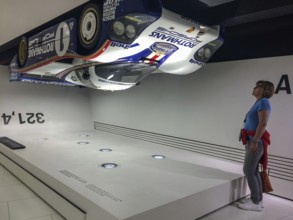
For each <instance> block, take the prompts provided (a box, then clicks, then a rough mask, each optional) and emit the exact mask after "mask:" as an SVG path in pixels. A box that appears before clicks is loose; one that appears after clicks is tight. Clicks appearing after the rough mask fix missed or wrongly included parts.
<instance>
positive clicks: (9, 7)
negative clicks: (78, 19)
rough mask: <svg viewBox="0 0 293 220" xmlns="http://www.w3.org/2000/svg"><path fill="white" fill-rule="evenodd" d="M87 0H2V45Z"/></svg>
mask: <svg viewBox="0 0 293 220" xmlns="http://www.w3.org/2000/svg"><path fill="white" fill-rule="evenodd" d="M84 2H87V0H49V1H48V0H0V30H1V33H0V46H1V45H3V44H4V43H7V42H8V41H10V40H13V39H14V38H16V37H18V36H20V35H22V34H24V33H26V32H28V31H30V30H32V29H33V28H35V27H38V26H39V25H42V24H44V23H45V22H47V21H49V20H51V19H53V18H55V17H57V16H58V15H61V14H62V13H64V12H66V11H69V10H70V9H72V8H75V7H76V6H78V5H81V4H83V3H84Z"/></svg>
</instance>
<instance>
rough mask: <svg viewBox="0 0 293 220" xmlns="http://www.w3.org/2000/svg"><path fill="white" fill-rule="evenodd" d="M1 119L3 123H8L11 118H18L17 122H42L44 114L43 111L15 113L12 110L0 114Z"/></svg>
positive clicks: (43, 121)
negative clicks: (8, 112) (9, 112)
mask: <svg viewBox="0 0 293 220" xmlns="http://www.w3.org/2000/svg"><path fill="white" fill-rule="evenodd" d="M1 117H2V119H3V123H4V125H9V123H10V122H11V119H16V120H18V123H19V124H26V123H27V124H36V123H38V124H43V123H45V119H44V114H43V113H30V112H29V113H18V114H15V112H14V111H13V112H12V113H11V114H6V113H3V114H2V115H1Z"/></svg>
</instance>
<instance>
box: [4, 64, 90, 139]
mask: <svg viewBox="0 0 293 220" xmlns="http://www.w3.org/2000/svg"><path fill="white" fill-rule="evenodd" d="M89 106H90V105H89V98H88V91H87V90H86V89H80V88H68V87H61V86H52V85H39V84H32V83H21V82H9V80H8V69H7V67H6V66H0V136H4V135H9V134H11V133H13V134H17V133H25V132H28V133H31V132H51V131H63V130H67V131H70V130H72V131H73V130H84V129H86V130H88V129H93V123H92V120H91V115H90V114H89V112H90V109H89ZM12 112H14V116H13V115H12ZM29 113H33V114H34V117H33V118H32V119H31V120H30V122H33V120H34V121H35V123H31V124H30V123H28V117H29V116H30V115H29ZM37 113H41V114H43V115H44V116H42V115H38V116H41V118H40V120H39V121H42V120H45V122H44V123H38V122H37V118H36V114H37ZM3 114H5V115H6V116H8V117H9V116H11V119H10V121H8V119H9V118H8V117H6V124H5V121H4V118H3V117H2V116H3ZM19 114H20V116H19ZM24 121H25V123H23V124H22V122H24ZM8 122H9V123H8Z"/></svg>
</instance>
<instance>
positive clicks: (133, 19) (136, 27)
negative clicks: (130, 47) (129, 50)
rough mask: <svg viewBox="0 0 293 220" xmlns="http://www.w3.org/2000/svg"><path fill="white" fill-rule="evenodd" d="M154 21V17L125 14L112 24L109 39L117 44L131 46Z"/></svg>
mask: <svg viewBox="0 0 293 220" xmlns="http://www.w3.org/2000/svg"><path fill="white" fill-rule="evenodd" d="M154 21H156V17H154V16H150V15H147V14H138V13H133V14H127V15H125V16H122V17H120V18H117V19H116V20H115V21H114V22H113V23H112V28H111V31H110V38H111V40H114V41H117V42H121V43H125V44H131V43H132V42H133V41H134V40H135V39H136V38H137V36H139V35H140V33H141V32H142V31H143V30H144V29H145V28H146V27H148V26H149V25H150V24H151V23H153V22H154Z"/></svg>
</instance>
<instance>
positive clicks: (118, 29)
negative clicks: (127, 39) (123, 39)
mask: <svg viewBox="0 0 293 220" xmlns="http://www.w3.org/2000/svg"><path fill="white" fill-rule="evenodd" d="M113 31H114V32H115V34H117V35H118V36H121V35H122V34H124V32H125V26H124V24H123V23H122V22H121V21H115V22H114V24H113Z"/></svg>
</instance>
